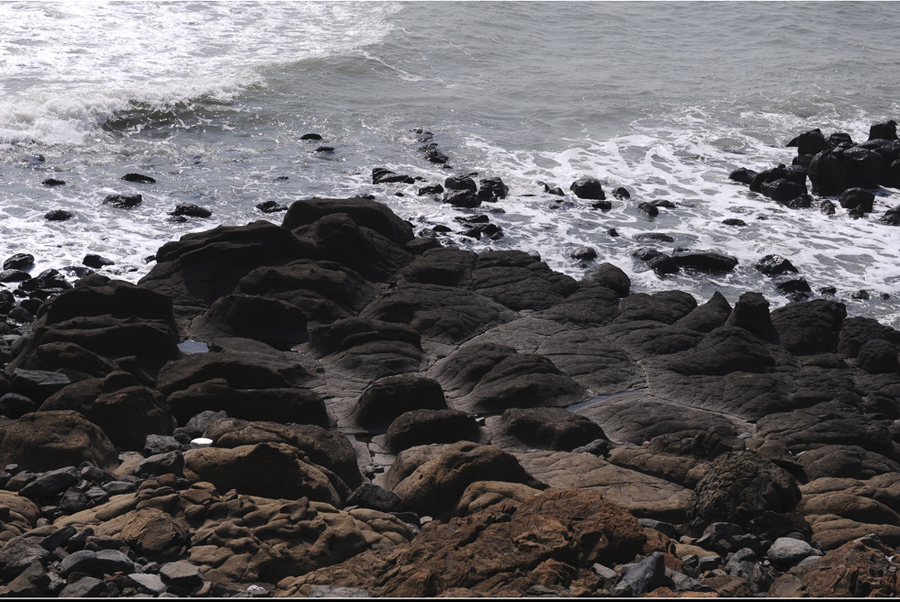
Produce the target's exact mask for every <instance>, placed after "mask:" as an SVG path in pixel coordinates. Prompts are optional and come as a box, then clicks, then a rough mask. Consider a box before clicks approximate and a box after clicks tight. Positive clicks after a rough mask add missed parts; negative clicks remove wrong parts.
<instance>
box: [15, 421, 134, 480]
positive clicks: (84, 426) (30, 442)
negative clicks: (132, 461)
mask: <svg viewBox="0 0 900 602" xmlns="http://www.w3.org/2000/svg"><path fill="white" fill-rule="evenodd" d="M117 458H118V455H117V454H116V450H115V448H114V447H113V445H112V443H110V441H109V439H108V438H107V436H106V435H105V434H104V433H103V431H102V430H100V427H98V426H97V425H95V424H94V423H92V422H90V421H88V420H87V419H85V418H84V417H83V416H82V415H81V414H79V413H78V412H73V411H72V410H56V411H50V412H32V413H31V414H26V415H25V416H22V417H21V418H19V419H18V420H16V421H15V422H13V423H11V424H8V425H5V426H0V466H5V465H6V464H10V463H15V464H19V465H20V466H21V467H22V468H25V469H29V470H35V471H46V470H54V469H56V468H62V467H64V466H72V465H78V464H80V463H81V462H85V461H87V462H90V463H91V464H93V465H94V466H97V467H98V468H103V469H107V468H112V467H114V466H116V464H117Z"/></svg>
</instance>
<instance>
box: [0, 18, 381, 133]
mask: <svg viewBox="0 0 900 602" xmlns="http://www.w3.org/2000/svg"><path fill="white" fill-rule="evenodd" d="M396 10H397V8H396V6H394V5H391V4H380V3H378V4H371V5H366V4H346V5H345V4H343V3H334V4H331V3H305V2H304V3H294V2H276V3H258V2H209V3H187V2H132V3H124V4H123V3H117V2H84V3H81V2H78V3H76V2H67V3H59V4H56V3H54V4H50V3H36V2H31V3H29V2H3V3H0V23H2V24H3V32H2V34H0V82H3V84H2V86H3V87H2V92H3V98H2V100H0V144H28V143H39V144H50V145H52V144H88V143H92V142H95V137H96V134H97V132H96V131H95V128H96V127H97V126H98V125H100V124H102V123H103V122H104V120H106V119H108V118H110V117H112V116H113V115H114V114H116V113H117V112H119V111H123V110H126V109H128V108H130V107H134V106H139V107H145V108H146V109H147V110H158V109H166V108H171V107H175V106H178V105H180V104H185V103H190V102H191V101H193V100H196V99H201V98H203V99H211V100H216V101H220V102H229V101H232V100H234V98H235V97H236V95H237V94H239V93H240V92H241V91H243V90H245V89H247V88H248V87H251V86H255V85H264V84H265V74H266V69H267V68H271V67H272V66H274V65H280V64H285V63H293V62H297V61H301V60H305V59H310V58H316V57H325V56H330V55H333V54H341V53H347V52H350V51H352V50H354V49H356V48H362V47H364V46H366V45H369V44H374V43H376V42H378V41H379V40H381V39H382V38H383V37H384V36H385V35H387V33H388V32H389V31H390V29H391V26H390V23H389V21H388V20H387V17H388V16H389V15H390V14H392V13H393V12H396Z"/></svg>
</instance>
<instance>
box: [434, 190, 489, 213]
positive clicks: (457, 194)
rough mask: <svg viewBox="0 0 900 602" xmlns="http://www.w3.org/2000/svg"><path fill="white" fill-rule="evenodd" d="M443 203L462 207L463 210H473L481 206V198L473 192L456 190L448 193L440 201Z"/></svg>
mask: <svg viewBox="0 0 900 602" xmlns="http://www.w3.org/2000/svg"><path fill="white" fill-rule="evenodd" d="M442 201H443V202H444V203H447V204H448V205H452V206H454V207H463V208H465V209H474V208H475V207H479V206H480V205H481V197H479V196H478V193H477V192H475V191H473V190H456V191H453V192H448V193H447V194H445V195H444V198H443V199H442Z"/></svg>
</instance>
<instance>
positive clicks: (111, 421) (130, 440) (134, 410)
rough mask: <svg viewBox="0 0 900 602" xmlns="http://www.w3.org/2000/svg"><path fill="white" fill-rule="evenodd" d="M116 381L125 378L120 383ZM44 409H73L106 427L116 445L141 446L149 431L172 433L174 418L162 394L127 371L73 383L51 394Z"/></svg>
mask: <svg viewBox="0 0 900 602" xmlns="http://www.w3.org/2000/svg"><path fill="white" fill-rule="evenodd" d="M117 381H124V382H123V383H122V384H124V385H125V386H119V384H117ZM40 410H41V411H48V410H74V411H76V412H79V413H81V414H83V415H84V417H85V418H87V419H88V420H90V421H91V422H93V423H94V424H96V425H97V426H99V427H100V428H101V429H103V432H104V433H105V434H106V436H107V437H109V440H110V441H111V442H112V443H113V445H115V446H117V447H119V448H120V449H123V450H140V449H142V448H143V447H144V442H145V441H146V440H147V435H171V434H172V431H173V430H174V428H175V420H174V418H173V417H172V413H171V412H170V411H169V408H168V406H167V405H166V402H165V399H164V398H163V396H162V395H161V394H160V393H159V392H157V391H154V390H152V389H148V388H146V387H143V386H140V385H138V383H137V382H136V379H135V378H134V377H133V376H131V375H130V374H127V373H124V372H112V373H110V374H109V375H108V376H106V377H105V378H103V379H100V378H91V379H87V380H83V381H81V382H78V383H74V384H71V385H69V386H67V387H65V388H64V389H62V390H61V391H59V392H58V393H55V394H54V395H52V396H50V397H49V398H48V399H47V400H46V401H45V402H44V403H43V404H41V408H40Z"/></svg>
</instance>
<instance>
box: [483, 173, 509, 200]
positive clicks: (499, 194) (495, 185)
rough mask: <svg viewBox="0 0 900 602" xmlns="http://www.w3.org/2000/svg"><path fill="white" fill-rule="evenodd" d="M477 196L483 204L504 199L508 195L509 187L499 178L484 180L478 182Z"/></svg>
mask: <svg viewBox="0 0 900 602" xmlns="http://www.w3.org/2000/svg"><path fill="white" fill-rule="evenodd" d="M479 184H480V185H479V187H478V196H479V197H480V198H481V200H482V201H484V202H493V201H498V200H500V199H505V198H506V196H507V195H508V194H509V186H507V185H506V184H504V183H503V180H501V179H500V178H486V179H482V180H481V181H480V182H479Z"/></svg>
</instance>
